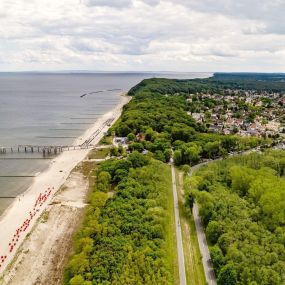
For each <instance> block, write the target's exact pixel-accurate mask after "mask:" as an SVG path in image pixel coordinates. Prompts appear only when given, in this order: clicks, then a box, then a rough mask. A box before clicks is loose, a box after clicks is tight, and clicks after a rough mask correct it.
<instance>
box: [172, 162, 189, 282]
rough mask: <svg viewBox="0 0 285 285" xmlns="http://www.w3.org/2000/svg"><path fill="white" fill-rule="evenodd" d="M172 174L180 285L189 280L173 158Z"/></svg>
mask: <svg viewBox="0 0 285 285" xmlns="http://www.w3.org/2000/svg"><path fill="white" fill-rule="evenodd" d="M171 174H172V192H173V203H174V214H175V231H176V242H177V256H178V268H179V279H180V285H186V284H187V282H186V273H185V262H184V251H183V242H182V233H181V226H180V219H179V206H178V195H177V189H176V177H175V168H174V164H173V160H172V159H171Z"/></svg>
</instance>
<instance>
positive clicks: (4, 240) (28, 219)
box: [0, 96, 129, 284]
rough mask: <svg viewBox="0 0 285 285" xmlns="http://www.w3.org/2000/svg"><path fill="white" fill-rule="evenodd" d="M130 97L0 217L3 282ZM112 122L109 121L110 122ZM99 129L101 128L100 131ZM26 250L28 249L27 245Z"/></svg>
mask: <svg viewBox="0 0 285 285" xmlns="http://www.w3.org/2000/svg"><path fill="white" fill-rule="evenodd" d="M128 101H129V97H126V96H123V97H122V100H121V103H120V104H119V105H118V106H117V107H116V108H115V109H114V110H113V111H111V112H108V113H106V114H105V115H103V116H102V117H101V118H99V119H98V120H97V121H96V122H95V123H94V125H93V126H92V127H91V128H90V129H88V130H87V131H86V132H85V133H84V134H83V135H82V136H81V137H79V138H77V139H76V140H75V142H74V146H81V145H83V147H80V148H75V149H73V151H64V152H62V153H61V154H60V155H59V156H57V157H56V158H54V159H53V160H52V161H51V164H50V166H49V168H48V169H47V170H46V171H44V172H43V173H41V174H39V175H38V176H37V177H35V179H34V182H33V184H32V186H31V187H30V188H29V189H28V190H27V191H26V192H25V193H23V194H22V195H20V196H18V197H17V198H16V199H15V200H14V203H13V204H12V205H11V206H10V207H9V208H8V209H7V210H6V211H5V212H4V214H3V215H2V217H1V219H0V229H1V234H0V284H1V275H2V273H3V271H4V270H5V269H6V268H7V266H8V265H9V263H10V262H11V261H12V260H13V257H14V256H15V254H16V252H17V250H18V249H19V247H20V245H21V244H22V242H23V241H24V239H25V237H26V236H27V234H28V233H29V232H30V231H31V230H32V228H33V226H34V225H35V223H36V221H37V220H38V218H39V217H40V216H41V214H42V213H43V211H44V210H45V208H46V206H47V205H48V204H49V203H50V202H51V201H52V198H53V196H54V194H55V193H56V192H57V191H58V190H59V189H60V187H61V186H62V185H63V184H64V182H65V181H66V179H67V178H68V177H69V174H70V173H71V171H72V170H73V169H74V168H75V166H76V165H77V164H78V163H79V162H81V161H82V160H84V159H85V157H86V156H87V154H88V152H89V150H90V148H88V147H87V146H88V145H90V144H92V145H96V144H97V143H98V142H99V141H100V139H101V138H102V137H103V135H104V133H105V132H106V131H107V130H108V128H109V127H110V125H111V123H110V120H112V122H114V121H115V120H116V119H118V118H119V117H120V114H121V109H122V107H123V106H124V105H125V104H126V103H127V102H128ZM106 122H108V123H106ZM98 130H99V131H98ZM23 250H24V249H23Z"/></svg>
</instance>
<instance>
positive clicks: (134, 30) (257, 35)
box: [0, 0, 285, 72]
mask: <svg viewBox="0 0 285 285" xmlns="http://www.w3.org/2000/svg"><path fill="white" fill-rule="evenodd" d="M284 15H285V0H28V1H25V0H1V1H0V71H6V70H7V71H14V70H106V71H111V70H118V71H131V70H132V71H147V70H153V71H199V72H200V71H266V72H272V71H277V72H282V71H283V72H284V71H285V19H284V17H285V16H284Z"/></svg>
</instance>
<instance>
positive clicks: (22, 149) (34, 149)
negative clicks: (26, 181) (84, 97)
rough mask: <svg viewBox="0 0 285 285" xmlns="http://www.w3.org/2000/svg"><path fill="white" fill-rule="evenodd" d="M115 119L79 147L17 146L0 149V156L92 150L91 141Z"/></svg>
mask: <svg viewBox="0 0 285 285" xmlns="http://www.w3.org/2000/svg"><path fill="white" fill-rule="evenodd" d="M114 119H115V118H110V119H108V120H106V121H105V122H104V123H103V124H102V126H101V127H100V128H99V129H97V130H96V131H95V132H94V133H93V134H92V135H91V136H90V137H89V138H88V139H87V140H85V141H84V143H82V144H81V145H75V146H73V145H72V146H67V145H64V146H63V145H61V146H60V145H18V147H0V155H1V154H3V155H5V154H8V153H42V154H43V157H49V156H54V155H57V154H59V153H61V152H63V151H70V150H78V149H88V148H94V145H92V142H93V140H94V139H95V138H96V137H97V136H98V135H99V134H100V133H101V131H102V130H103V129H104V128H105V127H106V126H108V127H109V126H111V124H112V122H113V121H114Z"/></svg>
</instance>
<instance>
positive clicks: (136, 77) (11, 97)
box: [0, 73, 209, 214]
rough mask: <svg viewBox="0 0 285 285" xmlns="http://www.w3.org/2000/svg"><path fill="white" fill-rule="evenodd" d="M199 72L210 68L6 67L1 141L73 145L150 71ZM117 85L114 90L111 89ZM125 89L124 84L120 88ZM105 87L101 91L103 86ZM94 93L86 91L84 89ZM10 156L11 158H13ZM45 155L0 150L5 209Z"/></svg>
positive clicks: (0, 88)
mask: <svg viewBox="0 0 285 285" xmlns="http://www.w3.org/2000/svg"><path fill="white" fill-rule="evenodd" d="M154 76H156V77H169V78H195V77H207V76H209V74H189V73H188V74H185V73H184V74H179V73H175V74H165V73H164V74H159V73H158V74H147V73H144V74H143V73H140V74H139V73H138V74H135V73H117V74H111V73H101V74H100V73H97V74H86V73H85V74H41V73H29V74H28V73H0V146H4V147H13V148H14V150H15V149H17V146H18V145H21V144H22V145H24V144H32V145H70V144H72V142H73V141H74V140H75V138H76V137H78V136H79V135H81V134H82V133H83V132H84V131H85V130H86V129H88V128H89V127H90V126H91V125H92V124H93V123H94V121H95V120H96V119H97V118H98V117H100V115H102V114H104V113H106V112H107V111H110V110H112V109H113V108H114V107H115V106H116V105H117V104H118V102H119V101H120V97H119V96H118V94H119V93H122V92H127V91H128V90H129V89H130V88H131V87H132V86H134V85H135V84H137V83H138V82H140V81H141V80H142V79H145V78H150V77H154ZM111 89H116V90H113V91H107V90H111ZM117 89H120V90H117ZM98 91H100V92H98ZM86 93H92V94H88V95H86V96H84V97H80V96H81V95H83V94H86ZM7 158H9V159H7ZM29 158H32V159H29ZM49 162H50V160H46V159H45V160H44V159H42V155H41V154H38V153H37V152H35V153H34V154H24V153H20V154H19V153H17V152H14V153H13V154H6V155H3V154H0V214H1V213H2V212H3V211H4V210H5V209H6V208H7V207H8V206H9V204H10V203H11V202H12V201H13V199H10V198H9V199H7V198H1V197H4V196H5V197H6V196H9V197H10V196H12V197H14V196H17V195H19V194H20V193H22V192H23V191H25V190H26V189H27V188H28V186H29V185H30V184H31V183H32V181H33V178H32V177H29V178H24V177H2V176H24V175H28V176H33V175H37V174H39V173H40V172H42V171H44V169H45V168H46V167H47V166H48V164H49Z"/></svg>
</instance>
